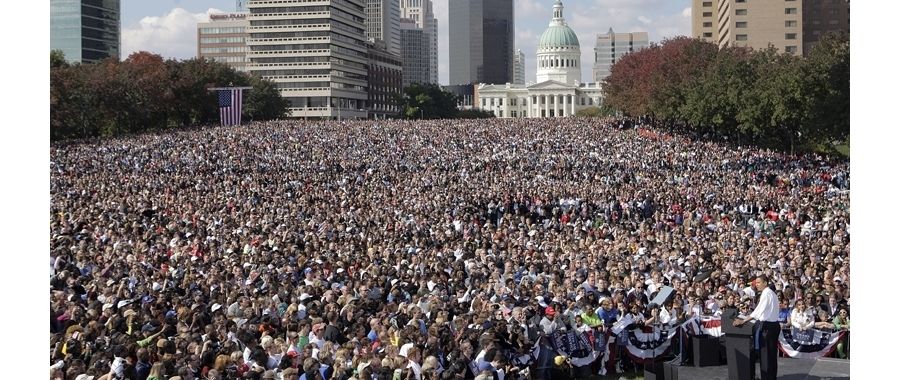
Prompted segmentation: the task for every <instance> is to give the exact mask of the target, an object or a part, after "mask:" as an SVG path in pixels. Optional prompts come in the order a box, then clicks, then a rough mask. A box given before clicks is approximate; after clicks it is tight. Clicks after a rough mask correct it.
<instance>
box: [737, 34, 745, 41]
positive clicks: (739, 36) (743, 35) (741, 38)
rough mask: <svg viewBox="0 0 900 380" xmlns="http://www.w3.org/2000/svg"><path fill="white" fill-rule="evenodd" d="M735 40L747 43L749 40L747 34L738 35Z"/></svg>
mask: <svg viewBox="0 0 900 380" xmlns="http://www.w3.org/2000/svg"><path fill="white" fill-rule="evenodd" d="M734 39H735V40H736V41H746V40H747V35H746V34H736V35H735V36H734Z"/></svg>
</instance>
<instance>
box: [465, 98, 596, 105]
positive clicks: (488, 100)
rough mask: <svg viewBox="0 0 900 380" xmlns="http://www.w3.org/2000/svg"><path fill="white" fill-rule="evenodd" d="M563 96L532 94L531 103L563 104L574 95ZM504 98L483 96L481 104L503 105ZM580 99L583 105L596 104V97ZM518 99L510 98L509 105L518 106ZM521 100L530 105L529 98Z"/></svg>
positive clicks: (570, 100) (569, 101)
mask: <svg viewBox="0 0 900 380" xmlns="http://www.w3.org/2000/svg"><path fill="white" fill-rule="evenodd" d="M563 98H564V100H559V99H558V96H556V95H549V96H544V95H541V96H538V95H532V96H531V105H544V104H563V103H568V104H571V102H572V95H563ZM503 99H504V98H481V106H482V107H487V106H488V105H490V106H491V107H494V106H498V107H502V106H503ZM579 99H581V105H583V106H584V105H594V98H591V97H580V98H579ZM518 100H519V99H517V98H513V99H510V100H509V106H518ZM521 100H522V105H523V106H527V105H528V98H522V99H521ZM576 102H577V101H576ZM597 104H600V99H597Z"/></svg>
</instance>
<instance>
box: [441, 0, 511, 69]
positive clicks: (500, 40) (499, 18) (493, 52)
mask: <svg viewBox="0 0 900 380" xmlns="http://www.w3.org/2000/svg"><path fill="white" fill-rule="evenodd" d="M514 32H515V11H514V8H513V0H454V1H451V2H450V51H451V52H453V54H452V55H451V56H450V84H467V83H508V82H510V81H511V80H512V79H513V52H514V51H513V46H514V45H513V43H514V40H515V36H514Z"/></svg>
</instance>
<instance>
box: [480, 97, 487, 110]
mask: <svg viewBox="0 0 900 380" xmlns="http://www.w3.org/2000/svg"><path fill="white" fill-rule="evenodd" d="M484 107H487V99H485V98H481V108H484Z"/></svg>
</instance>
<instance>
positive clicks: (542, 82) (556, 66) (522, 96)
mask: <svg viewBox="0 0 900 380" xmlns="http://www.w3.org/2000/svg"><path fill="white" fill-rule="evenodd" d="M451 24H452V23H451ZM580 61H581V48H580V45H579V43H578V36H577V35H576V34H575V32H574V31H573V30H572V29H571V28H569V26H568V25H567V24H566V20H565V17H564V16H563V4H562V1H561V0H556V2H555V4H554V5H553V17H552V18H551V21H550V26H549V27H548V28H547V30H545V31H544V33H543V34H541V37H540V39H539V40H538V49H537V82H538V83H535V84H526V85H516V84H512V83H506V84H486V83H480V84H478V85H477V86H475V91H474V103H475V107H476V108H480V109H483V110H487V111H491V112H493V113H494V115H495V116H496V117H504V118H506V117H512V118H523V117H569V116H574V115H575V114H576V113H577V112H578V110H581V109H585V108H590V107H599V106H600V104H601V102H602V95H601V91H600V86H599V85H598V84H597V83H581V62H580Z"/></svg>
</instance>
